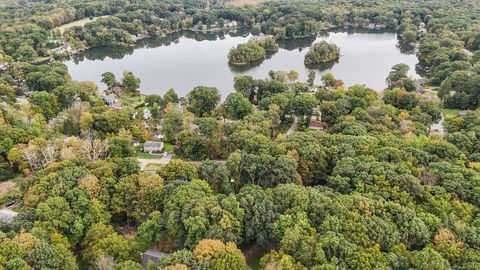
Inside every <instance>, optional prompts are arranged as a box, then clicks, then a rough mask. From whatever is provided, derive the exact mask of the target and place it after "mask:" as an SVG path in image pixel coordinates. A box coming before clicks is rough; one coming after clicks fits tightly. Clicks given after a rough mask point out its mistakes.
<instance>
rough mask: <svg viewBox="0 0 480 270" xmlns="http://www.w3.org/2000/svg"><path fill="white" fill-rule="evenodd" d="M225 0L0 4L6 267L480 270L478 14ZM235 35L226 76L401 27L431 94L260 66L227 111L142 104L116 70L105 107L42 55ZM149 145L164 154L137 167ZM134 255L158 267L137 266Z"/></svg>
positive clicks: (452, 7) (455, 5)
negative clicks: (359, 33) (8, 217)
mask: <svg viewBox="0 0 480 270" xmlns="http://www.w3.org/2000/svg"><path fill="white" fill-rule="evenodd" d="M230 2H231V1H221V0H217V1H213V0H210V1H209V0H147V1H137V0H87V1H73V0H49V1H32V0H9V1H2V2H1V3H0V70H1V71H0V179H1V181H3V182H2V183H0V187H2V188H1V189H0V204H2V206H4V207H8V209H9V210H12V211H15V212H17V213H18V215H17V216H16V217H15V218H14V219H13V220H12V221H11V222H4V220H2V223H0V268H1V269H6V270H14V269H22V270H25V269H39V270H40V269H42V270H43V269H58V270H60V269H99V270H100V269H102V270H107V269H108V270H127V269H128V270H130V269H134V270H135V269H145V268H146V269H150V270H154V269H170V270H173V269H177V270H180V269H182V270H184V269H214V270H220V269H242V270H243V269H252V268H253V269H288V270H290V269H291V270H304V269H315V270H327V269H359V270H360V269H395V270H408V269H420V270H423V269H424V270H427V269H428V270H429V269H439V270H447V269H455V270H475V269H480V147H479V146H480V136H478V135H477V134H476V132H477V131H479V132H480V130H479V128H478V126H479V124H480V110H479V109H478V107H479V105H480V104H479V102H480V98H479V97H480V6H479V5H478V3H477V1H476V0H462V1H460V0H422V1H420V0H418V1H417V0H415V1H407V0H400V1H398V0H382V1H374V0H367V1H365V0H335V1H327V0H298V1H290V0H288V1H287V0H285V1H265V2H263V3H260V4H258V5H247V6H237V5H231V3H230ZM82 20H83V22H85V23H83V24H80V23H78V22H79V21H82ZM234 22H235V23H234ZM75 23H77V25H74V24H75ZM65 24H72V26H71V27H69V28H65V29H64V28H61V27H62V26H63V25H65ZM231 27H241V28H247V29H249V31H251V33H252V34H254V35H255V36H258V37H262V38H263V39H262V38H259V39H258V40H254V41H251V42H250V43H247V44H245V45H242V46H248V47H254V48H248V50H247V49H246V50H245V51H247V52H248V53H251V51H252V50H253V51H254V53H253V54H254V55H255V56H254V57H253V58H249V57H250V55H248V54H247V55H244V54H242V53H238V54H237V53H235V54H234V53H231V54H232V56H231V57H232V58H231V59H230V60H231V61H234V62H244V61H247V62H248V61H250V60H251V59H253V60H255V59H257V58H263V57H264V56H265V54H266V53H274V52H275V51H276V50H278V44H277V42H278V41H281V40H284V39H292V38H299V37H306V36H315V35H317V34H318V33H319V32H320V31H323V30H328V29H333V28H338V27H346V28H369V29H376V30H381V31H395V32H396V33H397V34H398V38H399V43H401V44H404V45H408V46H411V47H413V48H414V49H415V51H416V52H417V56H418V58H419V60H420V63H419V65H418V67H417V68H418V69H419V70H420V71H422V75H423V79H422V80H421V81H424V82H423V83H422V85H421V86H422V88H424V89H423V91H421V90H422V89H419V88H420V87H419V80H414V79H412V78H410V77H409V76H408V75H407V74H408V66H407V65H404V64H401V63H399V64H398V65H395V66H393V67H392V69H391V71H390V73H389V75H388V77H387V78H385V80H386V82H387V84H388V87H387V88H386V89H370V88H368V87H366V86H364V85H354V86H351V87H345V86H344V85H343V82H342V81H341V79H342V78H335V77H334V76H333V75H332V74H330V73H327V74H324V75H323V76H322V78H321V84H316V83H315V72H310V74H309V78H308V80H307V81H299V80H298V73H297V72H296V71H290V72H287V71H271V72H270V73H269V77H268V78H253V77H251V76H247V75H244V76H237V77H236V78H235V80H234V81H233V82H232V84H233V87H234V89H235V92H233V93H230V94H228V95H227V96H226V97H222V96H221V94H220V93H221V92H220V91H219V89H217V88H215V87H209V86H197V87H195V88H194V89H192V90H191V92H190V93H189V94H188V95H187V96H185V97H179V96H178V95H177V94H176V93H175V90H174V89H171V90H169V91H167V92H166V93H164V94H163V95H149V96H145V95H142V94H140V93H139V90H138V89H139V88H140V85H141V83H142V82H141V80H140V79H139V78H137V77H136V75H135V74H134V73H133V72H129V71H126V72H125V73H124V74H123V76H122V77H121V78H116V77H115V75H114V74H113V73H111V72H106V73H104V74H99V77H100V76H101V77H102V82H103V83H105V85H107V88H108V89H105V92H106V93H108V94H109V95H103V94H102V93H101V92H100V90H104V89H99V87H98V86H97V85H95V83H92V82H88V81H83V82H76V81H74V80H72V78H71V76H70V74H69V71H68V69H67V67H66V66H65V65H64V64H62V63H61V62H58V61H54V58H52V57H53V54H54V53H55V50H57V48H59V47H62V46H63V47H68V48H72V50H84V49H87V48H90V47H102V46H109V45H119V46H129V45H131V44H133V43H135V42H136V40H138V39H140V38H143V37H146V36H162V35H166V34H169V33H174V32H177V31H180V30H187V31H218V30H221V29H227V28H231ZM327 45H328V44H327ZM242 48H243V47H242ZM242 48H240V47H239V48H236V49H235V48H234V49H233V50H232V51H233V52H235V50H239V49H242ZM242 50H243V49H242ZM257 53H259V54H258V57H257ZM260 53H261V56H260ZM234 56H235V58H233V57H234ZM237 57H238V58H237ZM46 59H47V60H46ZM160 64H161V63H160ZM365 68H366V69H368V63H365ZM185 76H188V74H185ZM111 95H116V99H118V100H109V99H107V97H109V96H111ZM146 112H149V114H148V115H147V113H146ZM441 120H442V122H441V123H443V128H442V129H441V131H440V130H435V129H434V128H432V125H434V124H435V123H438V122H439V121H441ZM293 127H295V128H293ZM159 136H161V138H162V143H163V144H164V146H165V149H168V150H166V151H167V152H170V155H171V154H172V153H171V152H173V158H171V160H169V162H167V163H166V164H162V165H159V166H155V167H146V168H145V167H143V166H142V164H141V163H139V159H140V158H141V157H144V156H148V155H149V153H144V152H141V151H140V149H139V148H141V147H142V145H143V147H145V144H144V143H145V142H148V141H154V140H156V139H157V138H159ZM167 154H168V153H167ZM149 157H151V156H149ZM167 157H168V155H167ZM170 157H171V156H170ZM7 184H8V185H13V188H10V189H8V190H7V191H3V190H2V189H3V186H6V185H7ZM2 210H4V209H2ZM252 246H253V247H255V249H258V250H261V252H257V253H256V254H255V256H256V257H255V256H252V255H251V254H250V253H249V252H247V250H249V248H251V247H252ZM147 250H156V251H161V252H162V254H163V255H162V257H161V258H160V260H159V262H158V263H154V262H150V263H148V265H146V266H145V265H144V266H142V265H141V261H142V259H141V255H140V254H141V253H145V252H146V251H147ZM252 262H253V263H252Z"/></svg>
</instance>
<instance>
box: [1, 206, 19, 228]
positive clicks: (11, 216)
mask: <svg viewBox="0 0 480 270" xmlns="http://www.w3.org/2000/svg"><path fill="white" fill-rule="evenodd" d="M17 215H18V213H17V212H15V211H12V210H10V209H8V208H3V209H0V223H3V224H7V225H12V224H13V222H14V221H15V217H17Z"/></svg>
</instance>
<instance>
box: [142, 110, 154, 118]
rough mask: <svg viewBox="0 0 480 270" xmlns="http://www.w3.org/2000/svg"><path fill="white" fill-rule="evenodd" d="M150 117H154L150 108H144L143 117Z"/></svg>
mask: <svg viewBox="0 0 480 270" xmlns="http://www.w3.org/2000/svg"><path fill="white" fill-rule="evenodd" d="M150 118H152V112H151V111H150V110H149V109H148V108H145V109H143V119H145V120H148V119H150Z"/></svg>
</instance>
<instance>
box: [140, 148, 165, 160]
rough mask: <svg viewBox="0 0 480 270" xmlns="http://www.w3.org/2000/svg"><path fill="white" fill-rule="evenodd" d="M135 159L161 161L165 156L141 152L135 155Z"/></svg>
mask: <svg viewBox="0 0 480 270" xmlns="http://www.w3.org/2000/svg"><path fill="white" fill-rule="evenodd" d="M135 157H137V158H144V159H161V158H162V157H163V156H162V155H151V154H149V153H144V152H142V151H140V150H139V151H137V152H136V153H135Z"/></svg>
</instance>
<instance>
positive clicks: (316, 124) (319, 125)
mask: <svg viewBox="0 0 480 270" xmlns="http://www.w3.org/2000/svg"><path fill="white" fill-rule="evenodd" d="M308 128H310V129H314V130H326V129H327V124H326V123H324V122H322V121H320V120H312V121H310V125H309V126H308Z"/></svg>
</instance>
